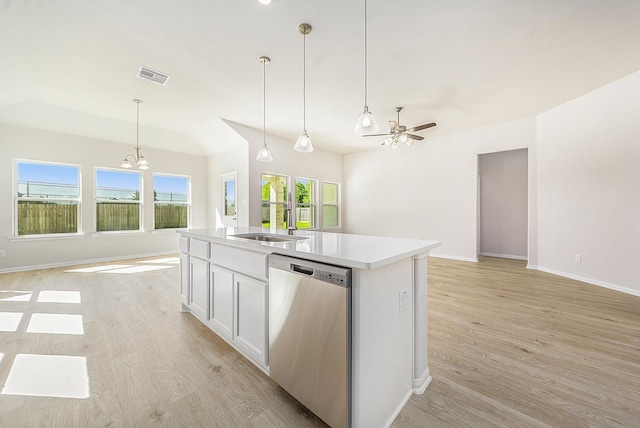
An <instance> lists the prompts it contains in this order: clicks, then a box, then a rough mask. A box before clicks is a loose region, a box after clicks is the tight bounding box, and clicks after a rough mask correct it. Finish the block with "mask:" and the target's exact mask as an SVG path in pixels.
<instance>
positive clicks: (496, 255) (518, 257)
mask: <svg viewBox="0 0 640 428" xmlns="http://www.w3.org/2000/svg"><path fill="white" fill-rule="evenodd" d="M480 255H481V256H487V257H500V258H501V259H514V260H529V257H527V256H514V255H511V254H497V253H485V252H484V251H481V252H480Z"/></svg>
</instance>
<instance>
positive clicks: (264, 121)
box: [262, 60, 267, 147]
mask: <svg viewBox="0 0 640 428" xmlns="http://www.w3.org/2000/svg"><path fill="white" fill-rule="evenodd" d="M262 144H263V145H264V146H265V147H266V145H267V61H266V60H264V61H262Z"/></svg>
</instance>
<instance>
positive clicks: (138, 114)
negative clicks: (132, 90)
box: [136, 101, 140, 156]
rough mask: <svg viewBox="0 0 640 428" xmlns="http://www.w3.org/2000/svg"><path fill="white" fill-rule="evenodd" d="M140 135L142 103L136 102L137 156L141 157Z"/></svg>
mask: <svg viewBox="0 0 640 428" xmlns="http://www.w3.org/2000/svg"><path fill="white" fill-rule="evenodd" d="M139 135H140V103H139V102H138V101H136V150H137V151H138V153H137V155H136V156H140V144H139V143H138V141H139V140H140V138H139Z"/></svg>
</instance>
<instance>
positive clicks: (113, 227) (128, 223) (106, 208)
mask: <svg viewBox="0 0 640 428" xmlns="http://www.w3.org/2000/svg"><path fill="white" fill-rule="evenodd" d="M138 229H140V204H137V203H131V202H108V203H107V202H104V203H98V204H97V210H96V230H97V231H98V232H108V231H117V230H138Z"/></svg>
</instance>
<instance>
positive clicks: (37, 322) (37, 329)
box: [27, 314, 84, 334]
mask: <svg viewBox="0 0 640 428" xmlns="http://www.w3.org/2000/svg"><path fill="white" fill-rule="evenodd" d="M27 333H49V334H84V327H83V326H82V315H71V314H33V315H31V320H30V321H29V326H28V327H27Z"/></svg>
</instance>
